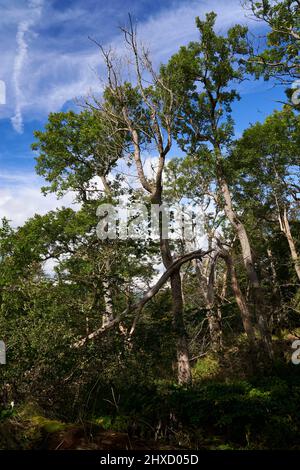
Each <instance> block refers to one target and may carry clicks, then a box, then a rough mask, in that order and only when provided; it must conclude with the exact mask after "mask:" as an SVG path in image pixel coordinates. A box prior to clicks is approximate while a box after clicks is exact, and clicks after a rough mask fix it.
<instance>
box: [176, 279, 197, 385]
mask: <svg viewBox="0 0 300 470" xmlns="http://www.w3.org/2000/svg"><path fill="white" fill-rule="evenodd" d="M171 292H172V303H173V308H172V310H173V327H174V333H175V338H176V350H177V373H178V382H179V383H180V384H190V383H191V382H192V374H191V367H190V358H189V348H188V339H187V334H186V330H185V326H184V320H183V297H182V285H181V277H180V272H179V271H176V272H175V273H174V274H173V275H172V276H171Z"/></svg>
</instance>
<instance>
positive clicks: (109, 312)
mask: <svg viewBox="0 0 300 470" xmlns="http://www.w3.org/2000/svg"><path fill="white" fill-rule="evenodd" d="M109 270H110V266H109V261H106V273H105V275H106V276H108V275H109ZM102 286H103V300H104V305H105V312H104V314H103V317H102V326H105V325H107V324H109V323H110V322H111V321H112V320H113V319H114V307H113V300H112V290H111V286H110V282H109V280H108V278H107V277H105V278H104V279H103V281H102Z"/></svg>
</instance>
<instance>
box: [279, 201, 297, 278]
mask: <svg viewBox="0 0 300 470" xmlns="http://www.w3.org/2000/svg"><path fill="white" fill-rule="evenodd" d="M279 223H280V228H281V230H282V232H283V233H284V235H285V236H286V239H287V241H288V244H289V248H290V252H291V256H292V260H293V263H294V266H295V271H296V274H297V276H298V279H299V281H300V257H299V254H298V252H297V248H296V245H295V242H294V238H293V235H292V232H291V227H290V223H289V219H288V216H287V210H286V207H285V208H284V211H283V216H281V215H279Z"/></svg>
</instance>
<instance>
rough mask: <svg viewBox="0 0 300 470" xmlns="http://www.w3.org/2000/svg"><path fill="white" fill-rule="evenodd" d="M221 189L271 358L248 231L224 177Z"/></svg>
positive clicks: (270, 344)
mask: <svg viewBox="0 0 300 470" xmlns="http://www.w3.org/2000/svg"><path fill="white" fill-rule="evenodd" d="M219 184H220V189H221V191H222V194H223V197H224V201H225V205H224V210H225V214H226V216H227V217H228V219H229V221H230V223H231V225H232V226H233V227H234V229H235V231H236V234H237V236H238V238H239V241H240V245H241V250H242V255H243V262H244V266H245V269H246V272H247V276H248V279H249V281H250V284H251V286H252V289H253V297H254V307H255V311H256V316H257V319H258V329H259V332H260V336H261V339H262V342H263V345H264V348H265V350H266V353H267V354H268V356H269V358H272V357H273V350H272V338H271V334H270V331H269V327H268V324H267V321H266V317H265V311H264V296H263V292H262V290H261V286H260V283H259V279H258V275H257V273H256V270H255V267H254V261H253V256H252V251H251V246H250V242H249V238H248V234H247V231H246V229H245V226H244V224H243V223H242V222H241V221H240V220H239V218H238V216H237V214H236V213H235V210H234V208H233V205H232V199H231V194H230V191H229V187H228V184H227V181H226V180H225V179H224V177H223V176H222V177H220V178H219Z"/></svg>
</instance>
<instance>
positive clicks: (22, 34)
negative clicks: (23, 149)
mask: <svg viewBox="0 0 300 470" xmlns="http://www.w3.org/2000/svg"><path fill="white" fill-rule="evenodd" d="M28 7H29V10H28V19H26V20H24V21H21V22H20V23H19V25H18V30H17V35H16V42H17V54H16V57H15V61H14V68H13V86H14V90H15V100H16V104H15V115H14V116H13V117H12V118H11V122H12V125H13V128H14V129H15V131H16V132H18V133H19V134H22V133H23V129H24V126H23V116H22V108H23V93H22V89H21V73H22V69H23V66H24V63H25V60H26V57H27V50H28V44H27V43H26V33H27V32H28V31H29V30H30V27H31V26H33V25H34V24H35V22H36V21H37V20H38V18H39V17H40V16H41V13H42V7H43V0H30V1H29V2H28Z"/></svg>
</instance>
